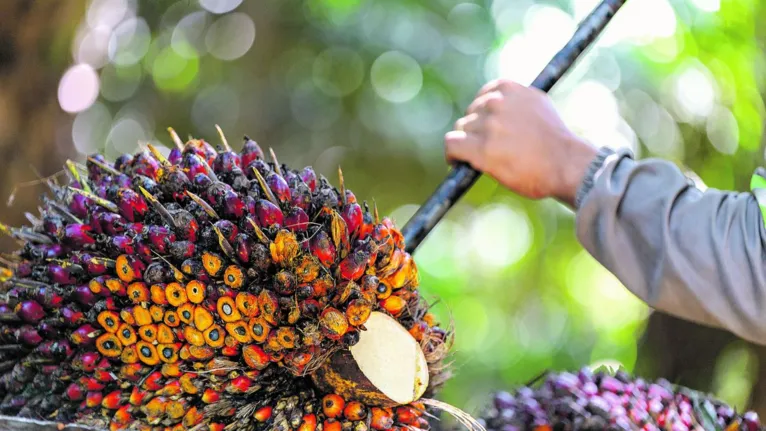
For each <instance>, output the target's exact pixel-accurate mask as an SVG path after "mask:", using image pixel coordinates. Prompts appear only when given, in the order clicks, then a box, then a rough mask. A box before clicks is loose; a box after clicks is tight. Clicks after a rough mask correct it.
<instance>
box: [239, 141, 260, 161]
mask: <svg viewBox="0 0 766 431" xmlns="http://www.w3.org/2000/svg"><path fill="white" fill-rule="evenodd" d="M244 140H245V143H244V145H243V146H242V151H240V156H241V158H242V160H241V163H242V166H248V165H250V163H252V162H253V161H255V160H257V159H263V158H264V154H263V150H262V149H261V147H260V146H259V145H258V143H256V142H255V141H254V140H252V139H250V138H248V137H247V136H245V138H244Z"/></svg>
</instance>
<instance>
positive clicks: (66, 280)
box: [48, 264, 77, 285]
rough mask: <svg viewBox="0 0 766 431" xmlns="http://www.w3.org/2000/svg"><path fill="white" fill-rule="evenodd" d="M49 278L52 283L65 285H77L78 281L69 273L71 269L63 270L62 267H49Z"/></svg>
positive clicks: (52, 265) (51, 265)
mask: <svg viewBox="0 0 766 431" xmlns="http://www.w3.org/2000/svg"><path fill="white" fill-rule="evenodd" d="M48 277H49V279H50V280H51V282H52V283H58V284H65V285H66V284H75V283H77V279H76V278H75V277H74V276H72V274H70V273H69V269H66V268H63V267H61V266H60V265H54V264H50V265H48Z"/></svg>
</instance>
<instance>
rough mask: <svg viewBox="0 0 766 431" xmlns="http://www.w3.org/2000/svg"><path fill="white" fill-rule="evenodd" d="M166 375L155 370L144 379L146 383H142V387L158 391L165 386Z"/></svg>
mask: <svg viewBox="0 0 766 431" xmlns="http://www.w3.org/2000/svg"><path fill="white" fill-rule="evenodd" d="M163 380H164V377H163V376H162V373H161V372H159V371H155V372H153V373H151V374H149V375H148V376H146V379H145V380H144V383H143V384H142V385H141V388H142V389H144V390H147V391H152V392H154V391H158V390H160V389H161V388H162V386H164V383H163Z"/></svg>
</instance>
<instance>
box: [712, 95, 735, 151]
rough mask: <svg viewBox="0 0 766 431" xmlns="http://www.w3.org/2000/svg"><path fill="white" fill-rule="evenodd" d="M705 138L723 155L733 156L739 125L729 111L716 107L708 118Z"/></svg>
mask: <svg viewBox="0 0 766 431" xmlns="http://www.w3.org/2000/svg"><path fill="white" fill-rule="evenodd" d="M706 131H707V137H708V139H710V143H711V144H712V145H713V147H715V149H716V150H718V151H719V152H721V153H723V154H734V153H735V152H736V151H737V148H738V147H739V125H738V124H737V119H736V118H735V117H734V114H732V113H731V111H730V110H728V109H727V108H725V107H723V106H718V107H716V108H715V109H714V110H713V112H712V113H711V114H710V116H709V117H708V121H707V125H706Z"/></svg>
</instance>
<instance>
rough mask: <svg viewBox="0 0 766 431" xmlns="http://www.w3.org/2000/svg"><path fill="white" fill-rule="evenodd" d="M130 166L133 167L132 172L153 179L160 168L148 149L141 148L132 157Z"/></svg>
mask: <svg viewBox="0 0 766 431" xmlns="http://www.w3.org/2000/svg"><path fill="white" fill-rule="evenodd" d="M131 167H132V168H133V174H138V175H144V176H147V177H149V178H152V179H154V178H156V176H157V171H158V170H159V169H160V164H159V162H157V160H156V159H155V158H154V157H153V156H152V155H151V153H149V151H148V150H143V151H141V152H139V153H138V154H136V156H135V157H134V158H133V161H132V162H131Z"/></svg>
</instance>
